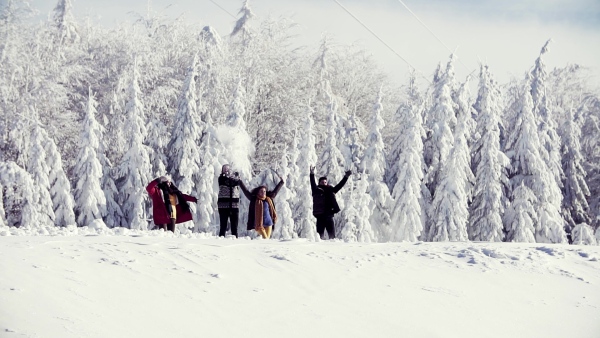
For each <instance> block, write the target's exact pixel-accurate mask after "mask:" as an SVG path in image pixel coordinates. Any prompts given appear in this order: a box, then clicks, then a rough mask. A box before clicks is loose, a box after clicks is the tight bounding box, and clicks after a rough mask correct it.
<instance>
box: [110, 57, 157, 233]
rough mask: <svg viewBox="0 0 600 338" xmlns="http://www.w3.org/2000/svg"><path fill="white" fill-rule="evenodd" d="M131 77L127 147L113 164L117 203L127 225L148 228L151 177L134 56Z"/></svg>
mask: <svg viewBox="0 0 600 338" xmlns="http://www.w3.org/2000/svg"><path fill="white" fill-rule="evenodd" d="M132 68H133V69H132V77H131V82H130V85H129V88H128V90H127V103H126V104H125V112H124V113H125V115H126V117H127V122H128V126H129V128H128V129H129V130H128V133H127V135H126V139H127V144H126V148H127V151H126V152H125V154H124V155H123V157H122V159H121V163H120V165H119V166H118V167H117V168H116V174H117V176H118V177H119V179H118V182H119V184H118V186H117V187H118V189H119V191H120V192H121V194H120V195H119V199H118V200H119V203H120V204H121V206H122V211H123V216H124V217H125V220H126V224H127V225H128V226H129V228H130V229H135V230H147V229H148V221H147V220H146V218H147V215H148V209H149V205H148V194H147V193H146V190H145V187H146V185H147V184H148V182H150V181H151V180H152V177H150V174H151V170H152V169H151V167H150V155H149V152H150V151H149V149H148V146H147V145H146V144H144V141H145V139H146V134H147V132H148V131H147V129H146V121H145V114H144V105H143V103H142V101H141V100H140V97H141V95H142V93H141V90H140V87H139V84H138V78H139V74H138V69H137V62H136V61H135V60H134V62H133V67H132Z"/></svg>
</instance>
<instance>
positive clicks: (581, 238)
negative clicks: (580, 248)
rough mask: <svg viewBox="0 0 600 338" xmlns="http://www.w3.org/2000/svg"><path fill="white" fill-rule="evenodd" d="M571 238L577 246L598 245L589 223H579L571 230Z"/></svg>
mask: <svg viewBox="0 0 600 338" xmlns="http://www.w3.org/2000/svg"><path fill="white" fill-rule="evenodd" d="M571 238H572V240H573V244H575V245H597V244H598V241H597V240H596V237H595V236H594V230H592V227H590V226H589V225H588V224H587V223H578V224H577V225H575V227H574V228H573V230H571Z"/></svg>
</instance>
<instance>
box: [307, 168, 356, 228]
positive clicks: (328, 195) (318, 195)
mask: <svg viewBox="0 0 600 338" xmlns="http://www.w3.org/2000/svg"><path fill="white" fill-rule="evenodd" d="M351 174H352V171H350V170H348V171H346V173H345V175H344V178H342V180H341V181H340V183H338V184H337V185H336V186H335V187H333V186H331V185H329V184H328V182H327V177H320V178H319V185H317V184H316V183H315V167H314V166H311V167H310V187H311V190H312V198H313V216H315V218H316V219H317V232H318V233H319V236H320V237H321V239H325V230H327V235H328V236H329V239H334V238H335V227H334V225H333V215H335V214H337V213H338V212H340V206H339V205H338V203H337V200H336V199H335V194H336V193H337V192H338V191H340V189H342V188H343V187H344V185H345V184H346V182H347V181H348V177H349V176H350V175H351Z"/></svg>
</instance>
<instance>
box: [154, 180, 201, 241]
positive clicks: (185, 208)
mask: <svg viewBox="0 0 600 338" xmlns="http://www.w3.org/2000/svg"><path fill="white" fill-rule="evenodd" d="M146 191H148V194H150V198H151V199H152V218H153V219H154V224H156V225H157V226H158V227H159V228H161V229H163V230H165V231H167V230H169V231H171V232H173V233H174V232H175V224H178V223H183V222H187V221H191V220H192V212H191V210H190V206H189V204H188V202H194V203H196V202H198V199H197V198H196V197H194V196H190V195H186V194H183V193H181V191H179V189H177V187H176V186H175V184H173V182H171V180H170V179H169V178H168V177H166V176H161V177H159V178H157V179H154V180H153V181H152V182H150V184H148V186H147V187H146Z"/></svg>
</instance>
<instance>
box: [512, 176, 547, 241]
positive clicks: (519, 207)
mask: <svg viewBox="0 0 600 338" xmlns="http://www.w3.org/2000/svg"><path fill="white" fill-rule="evenodd" d="M536 203H537V198H536V197H535V195H534V194H533V191H531V189H529V188H527V187H526V186H525V184H524V182H521V183H519V185H518V186H517V187H516V188H514V190H513V191H512V196H511V203H510V204H509V206H508V208H507V209H506V212H505V213H504V218H503V219H504V224H505V226H506V241H507V242H525V243H535V224H536V223H537V222H538V219H537V213H536V212H535V209H534V207H535V205H536Z"/></svg>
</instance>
